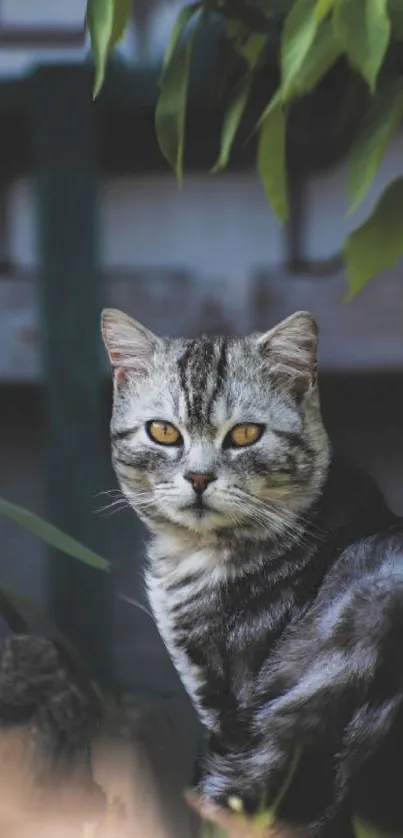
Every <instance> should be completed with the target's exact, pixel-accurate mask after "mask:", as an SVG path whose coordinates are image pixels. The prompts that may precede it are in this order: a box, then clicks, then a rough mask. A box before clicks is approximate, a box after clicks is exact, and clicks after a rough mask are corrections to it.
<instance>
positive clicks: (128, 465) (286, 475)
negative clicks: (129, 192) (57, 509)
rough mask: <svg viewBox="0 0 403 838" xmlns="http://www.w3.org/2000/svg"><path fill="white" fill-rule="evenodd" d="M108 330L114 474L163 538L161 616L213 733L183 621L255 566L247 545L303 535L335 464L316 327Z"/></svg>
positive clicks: (157, 592)
mask: <svg viewBox="0 0 403 838" xmlns="http://www.w3.org/2000/svg"><path fill="white" fill-rule="evenodd" d="M102 330H103V337H104V340H105V344H106V346H107V349H108V352H109V356H110V360H111V363H112V366H113V368H114V369H115V376H114V408H113V418H112V424H111V433H112V454H113V465H114V468H115V471H116V474H117V477H118V480H119V483H120V486H121V488H122V491H123V492H124V494H125V496H126V498H127V499H128V501H129V503H130V504H131V506H133V508H134V509H135V510H136V511H137V513H138V515H139V516H140V517H141V518H142V519H143V520H144V521H145V523H146V524H147V526H148V527H149V528H150V530H151V531H152V533H153V536H154V537H153V539H152V541H151V543H150V545H149V550H148V552H149V558H150V564H149V570H148V573H147V582H148V591H149V598H150V602H151V606H152V608H153V612H154V615H155V619H156V621H157V624H158V627H159V630H160V633H161V635H162V637H163V639H164V642H165V644H166V646H167V648H168V650H169V652H170V654H171V656H172V659H173V661H174V663H175V665H176V667H177V669H178V671H179V674H180V676H181V678H182V681H183V683H184V685H185V687H186V688H187V690H188V692H189V693H190V696H191V698H192V700H193V702H194V704H195V705H196V707H197V708H198V710H199V713H200V715H201V717H202V719H203V720H204V721H205V722H206V723H207V724H208V725H209V726H211V725H212V724H213V719H212V712H211V710H212V708H211V707H209V706H203V703H202V702H201V700H200V686H201V684H202V681H203V678H204V677H205V675H204V673H203V672H201V671H200V669H199V668H198V667H197V666H195V665H194V664H193V663H192V662H191V660H189V658H188V656H187V655H186V654H185V653H184V652H183V647H182V644H181V643H179V644H178V642H177V641H178V639H179V638H178V636H177V634H176V632H175V622H176V619H177V616H178V614H179V612H180V611H181V610H182V609H183V610H186V609H187V608H188V607H190V608H192V603H193V604H194V598H195V597H196V596H197V594H198V593H200V594H201V595H202V596H206V595H208V591H209V590H210V589H212V588H213V587H214V586H215V585H216V584H218V583H219V584H222V583H223V581H224V580H225V579H226V577H228V576H231V577H234V576H237V575H238V574H243V573H245V571H246V570H247V569H248V565H249V562H251V563H254V562H255V560H256V557H255V556H254V555H250V557H247V559H246V560H245V556H244V546H243V545H244V542H245V539H252V540H254V541H257V542H261V541H263V542H265V541H267V539H268V538H269V539H270V541H271V542H272V546H271V553H272V554H273V551H276V545H277V544H278V545H279V547H280V549H281V550H282V549H283V547H284V543H285V542H287V543H291V542H292V541H293V540H294V539H295V538H296V537H298V535H299V534H300V533H301V531H303V514H304V512H305V510H307V509H308V508H309V507H310V506H311V505H312V503H313V501H314V500H315V498H316V497H317V496H318V493H319V492H320V490H321V486H322V484H323V481H324V477H325V474H326V469H327V466H328V462H329V444H328V440H327V436H326V432H325V429H324V427H323V424H322V421H321V415H320V406H319V395H318V388H317V386H316V380H315V362H316V344H317V328H316V324H315V321H314V319H313V318H312V316H311V315H310V314H308V313H305V312H300V313H298V314H296V315H294V316H293V317H290V318H288V319H287V320H286V321H285V322H283V323H281V324H280V325H279V326H278V327H277V328H275V329H273V330H271V331H270V332H267V333H266V334H264V335H256V336H252V337H250V338H246V339H235V338H234V339H226V338H215V339H211V338H205V339H204V338H201V339H199V340H193V341H189V340H185V339H180V340H169V339H165V338H160V337H156V336H155V335H153V334H151V332H149V331H148V330H146V329H145V328H144V327H143V326H141V325H140V324H139V323H136V322H135V321H134V320H132V319H131V318H129V317H127V316H126V315H125V314H123V313H121V312H118V311H105V312H104V314H103V321H102ZM280 381H281V382H282V385H283V386H281V387H280V388H279V387H278V383H279V382H280ZM291 392H292V393H293V395H294V394H295V393H296V394H297V396H298V398H297V399H295V398H290V393H291ZM302 401H303V403H304V410H301V402H302ZM160 426H161V427H160ZM155 430H157V433H158V434H159V435H158V436H157V437H155V435H153V433H154V434H155ZM237 542H240V543H241V545H242V546H241V551H240V552H239V546H238V543H237ZM258 560H259V558H258Z"/></svg>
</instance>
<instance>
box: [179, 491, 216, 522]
mask: <svg viewBox="0 0 403 838" xmlns="http://www.w3.org/2000/svg"><path fill="white" fill-rule="evenodd" d="M182 509H183V510H186V512H193V513H194V514H195V515H196V516H197V517H198V518H204V517H205V516H206V515H208V514H209V513H211V512H215V511H216V510H215V509H213V507H212V506H210V505H209V504H208V503H207V502H206V501H205V500H204V499H203V498H202V497H201V496H200V497H196V498H195V499H194V501H192V503H187V504H186V506H183V507H182Z"/></svg>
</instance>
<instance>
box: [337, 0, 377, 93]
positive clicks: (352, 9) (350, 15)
mask: <svg viewBox="0 0 403 838" xmlns="http://www.w3.org/2000/svg"><path fill="white" fill-rule="evenodd" d="M333 25H334V29H335V33H336V37H337V40H338V41H339V44H340V46H341V47H342V49H343V50H344V52H346V54H347V56H348V58H349V61H350V63H351V65H352V66H353V67H354V68H355V69H357V70H358V71H359V72H360V73H361V75H362V76H363V78H364V79H365V80H366V82H367V83H368V86H369V88H370V90H371V91H374V90H375V87H376V80H377V77H378V73H379V70H380V68H381V66H382V62H383V59H384V57H385V53H386V50H387V48H388V44H389V39H390V31H391V26H390V20H389V17H388V0H337V3H336V6H335V9H334V14H333Z"/></svg>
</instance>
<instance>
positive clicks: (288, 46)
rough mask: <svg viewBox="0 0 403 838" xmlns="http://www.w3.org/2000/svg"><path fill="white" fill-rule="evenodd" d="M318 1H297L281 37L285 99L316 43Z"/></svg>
mask: <svg viewBox="0 0 403 838" xmlns="http://www.w3.org/2000/svg"><path fill="white" fill-rule="evenodd" d="M316 2H317V0H296V2H295V3H293V5H292V7H291V11H290V12H289V14H288V16H287V18H286V20H285V23H284V27H283V31H282V37H281V89H282V92H283V96H284V98H287V97H288V96H289V91H290V89H292V88H293V87H294V84H295V80H296V79H297V77H298V74H299V72H300V70H301V67H302V65H303V63H304V61H305V59H306V56H307V54H308V52H309V50H310V48H311V46H312V44H313V42H314V39H315V35H316V32H317V29H318V25H319V20H318V18H317V16H316V14H315V11H316Z"/></svg>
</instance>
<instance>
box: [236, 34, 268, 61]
mask: <svg viewBox="0 0 403 838" xmlns="http://www.w3.org/2000/svg"><path fill="white" fill-rule="evenodd" d="M266 43H267V35H258V34H257V33H253V34H252V35H250V36H249V38H247V39H246V40H244V41H243V42H242V44H238V46H237V52H238V54H239V55H241V56H242V58H244V60H245V61H246V63H247V65H248V67H249V68H250V69H253V68H254V67H256V65H257V64H258V61H259V59H260V56H261V54H262V52H263V49H264V47H265V46H266Z"/></svg>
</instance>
